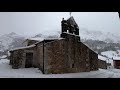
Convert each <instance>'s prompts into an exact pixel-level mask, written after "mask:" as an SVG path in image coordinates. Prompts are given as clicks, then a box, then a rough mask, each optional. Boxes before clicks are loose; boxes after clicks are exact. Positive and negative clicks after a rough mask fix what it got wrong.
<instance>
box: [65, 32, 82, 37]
mask: <svg viewBox="0 0 120 90" xmlns="http://www.w3.org/2000/svg"><path fill="white" fill-rule="evenodd" d="M63 33H66V34H69V35H74V36H77V37H80V36H79V35H75V34H72V33H68V32H63Z"/></svg>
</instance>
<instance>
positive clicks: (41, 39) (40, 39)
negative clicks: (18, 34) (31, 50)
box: [27, 37, 44, 41]
mask: <svg viewBox="0 0 120 90" xmlns="http://www.w3.org/2000/svg"><path fill="white" fill-rule="evenodd" d="M27 40H35V41H43V40H44V38H40V37H36V38H28V39H27Z"/></svg>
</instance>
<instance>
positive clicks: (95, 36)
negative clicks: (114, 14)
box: [80, 28, 120, 43]
mask: <svg viewBox="0 0 120 90" xmlns="http://www.w3.org/2000/svg"><path fill="white" fill-rule="evenodd" d="M80 36H81V39H86V40H87V39H92V40H99V41H105V42H107V43H120V39H119V38H120V34H116V33H110V32H102V31H91V30H88V29H86V28H81V29H80Z"/></svg>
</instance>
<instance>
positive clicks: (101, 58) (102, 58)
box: [98, 55, 108, 61]
mask: <svg viewBox="0 0 120 90" xmlns="http://www.w3.org/2000/svg"><path fill="white" fill-rule="evenodd" d="M98 59H100V60H103V61H106V60H108V58H106V57H103V56H101V55H98Z"/></svg>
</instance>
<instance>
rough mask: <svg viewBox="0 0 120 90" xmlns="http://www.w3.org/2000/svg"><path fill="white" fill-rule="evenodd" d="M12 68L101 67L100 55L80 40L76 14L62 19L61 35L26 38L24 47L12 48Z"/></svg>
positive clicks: (71, 70)
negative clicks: (42, 38)
mask: <svg viewBox="0 0 120 90" xmlns="http://www.w3.org/2000/svg"><path fill="white" fill-rule="evenodd" d="M10 65H12V68H14V69H18V68H29V67H35V68H39V69H40V70H41V71H42V72H43V74H60V73H77V72H89V71H94V70H98V55H97V53H96V52H94V51H93V50H91V49H90V48H89V47H87V46H86V45H85V44H83V43H82V42H81V40H80V36H79V27H78V25H77V23H76V22H75V20H74V18H73V16H71V17H70V18H68V19H67V20H64V18H63V20H62V22H61V34H60V38H53V39H49V38H48V39H44V40H42V41H39V40H29V39H28V40H26V42H25V47H21V48H17V49H14V50H11V51H10Z"/></svg>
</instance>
